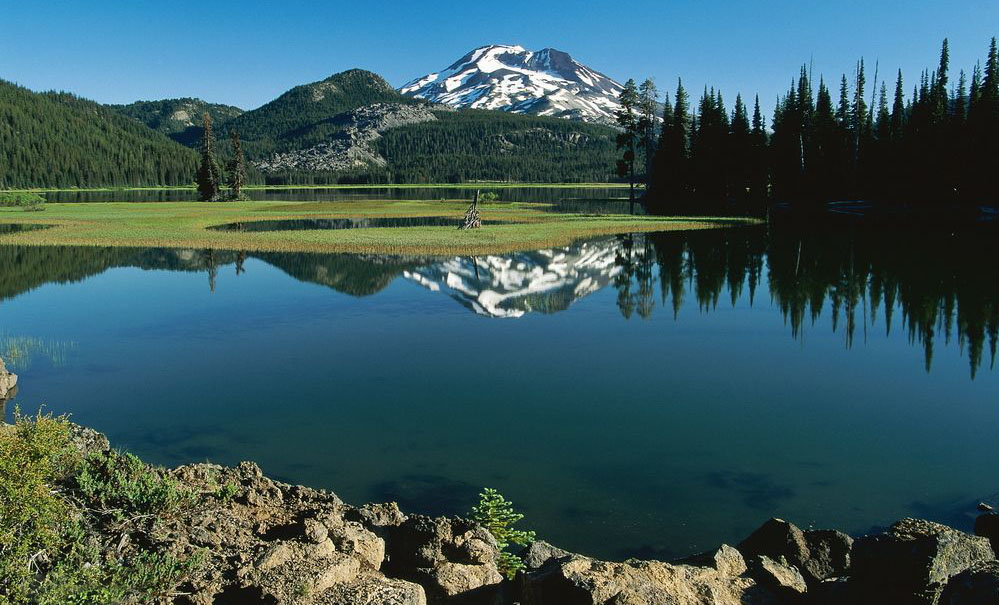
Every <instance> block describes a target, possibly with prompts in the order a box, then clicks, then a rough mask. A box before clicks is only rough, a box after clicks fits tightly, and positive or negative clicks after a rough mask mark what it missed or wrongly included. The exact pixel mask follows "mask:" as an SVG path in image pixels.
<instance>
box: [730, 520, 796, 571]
mask: <svg viewBox="0 0 999 605" xmlns="http://www.w3.org/2000/svg"><path fill="white" fill-rule="evenodd" d="M737 548H738V549H739V552H741V553H742V554H743V556H746V557H752V556H754V555H764V556H767V557H770V558H771V559H774V560H777V559H780V558H781V557H784V559H786V560H787V562H788V563H790V564H791V565H794V566H795V567H798V568H801V567H802V566H804V564H805V562H806V561H808V559H809V557H811V552H810V551H809V548H808V541H807V540H806V539H805V532H803V531H801V530H800V529H799V528H798V527H797V526H796V525H794V524H793V523H789V522H787V521H785V520H783V519H776V518H774V519H770V520H769V521H767V522H766V523H764V524H763V525H761V526H760V528H759V529H757V530H756V531H754V532H753V533H752V534H750V536H749V537H748V538H746V539H745V540H743V541H742V542H740V543H739V546H738V547H737Z"/></svg>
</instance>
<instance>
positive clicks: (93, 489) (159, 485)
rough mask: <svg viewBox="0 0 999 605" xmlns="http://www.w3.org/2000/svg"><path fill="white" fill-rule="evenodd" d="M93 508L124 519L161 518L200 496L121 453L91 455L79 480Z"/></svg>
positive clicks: (132, 456)
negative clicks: (131, 517)
mask: <svg viewBox="0 0 999 605" xmlns="http://www.w3.org/2000/svg"><path fill="white" fill-rule="evenodd" d="M76 482H77V485H78V486H79V488H80V493H81V494H82V495H83V496H84V498H85V499H86V500H87V503H88V504H89V505H90V506H94V507H99V508H101V509H104V510H105V511H106V512H110V513H112V514H113V515H114V516H115V518H118V519H121V518H124V517H127V516H134V515H154V516H156V517H161V516H164V515H169V514H170V513H173V512H175V511H176V510H177V509H178V508H179V507H181V506H184V505H191V504H193V503H194V502H195V501H196V499H197V495H196V494H195V493H194V492H193V491H192V490H189V489H185V488H183V487H181V485H180V483H179V482H178V481H176V480H174V479H171V478H169V477H165V476H163V474H162V473H161V472H160V471H158V470H156V469H154V468H153V467H151V466H149V465H147V464H146V463H144V462H142V461H141V460H139V459H138V458H137V457H136V456H134V455H132V454H128V453H121V452H101V453H97V454H91V455H90V456H88V457H87V458H86V460H84V463H83V467H82V468H81V470H80V473H79V474H78V475H77V477H76Z"/></svg>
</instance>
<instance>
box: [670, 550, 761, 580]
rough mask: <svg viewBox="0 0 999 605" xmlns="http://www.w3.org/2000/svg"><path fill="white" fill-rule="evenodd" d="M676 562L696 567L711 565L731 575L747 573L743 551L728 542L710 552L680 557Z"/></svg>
mask: <svg viewBox="0 0 999 605" xmlns="http://www.w3.org/2000/svg"><path fill="white" fill-rule="evenodd" d="M674 563H680V564H685V565H693V566H695V567H710V568H712V569H717V570H718V571H720V572H722V573H723V574H726V575H730V576H741V575H742V574H744V573H746V560H745V559H744V558H743V556H742V553H740V552H739V551H738V550H736V549H735V548H732V547H731V546H729V545H728V544H722V545H721V546H719V547H718V548H716V549H714V550H710V551H708V552H704V553H700V554H697V555H693V556H690V557H686V558H684V559H679V560H677V561H674Z"/></svg>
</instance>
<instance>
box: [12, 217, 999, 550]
mask: <svg viewBox="0 0 999 605" xmlns="http://www.w3.org/2000/svg"><path fill="white" fill-rule="evenodd" d="M995 236H996V233H995V230H994V229H989V228H987V226H978V227H974V228H966V229H962V230H956V231H955V230H952V229H935V230H922V229H917V228H912V227H909V228H905V229H898V230H887V231H886V230H885V229H884V228H878V229H864V228H860V227H856V226H854V227H842V228H836V229H829V230H825V231H818V230H804V229H802V228H801V227H800V226H793V227H792V226H781V225H780V224H774V225H771V226H770V227H765V228H743V229H733V230H725V231H711V232H697V233H690V234H682V233H674V234H653V235H648V236H641V235H635V236H621V237H605V238H600V239H596V240H592V241H587V242H581V243H578V244H576V245H573V246H569V247H566V248H559V249H551V250H539V251H535V252H525V253H518V254H509V255H501V256H482V257H478V258H470V257H457V258H418V257H405V258H400V257H381V256H373V255H367V256H364V255H362V256H358V255H307V254H259V253H250V254H235V253H223V252H212V251H202V250H96V249H65V248H18V247H0V356H3V357H4V358H5V359H6V360H7V361H8V362H9V363H8V365H10V366H12V368H13V369H14V370H15V371H16V372H18V373H19V374H20V375H21V385H22V386H21V391H20V393H19V395H18V398H17V399H16V402H17V403H18V404H19V405H20V406H21V407H22V408H24V409H26V410H35V409H37V407H38V406H39V405H40V404H45V405H46V406H47V409H50V410H52V411H54V412H57V413H62V412H67V413H70V414H72V417H73V419H74V420H76V421H78V422H81V423H84V424H88V425H91V426H94V427H96V428H97V429H99V430H101V431H104V432H106V433H107V434H108V435H109V436H110V438H111V439H112V441H113V442H114V444H115V445H116V446H119V447H122V448H127V449H129V450H131V451H133V452H135V453H136V454H138V455H139V456H141V457H143V458H144V459H146V460H148V461H151V462H156V463H161V464H166V465H176V464H181V463H186V462H193V461H204V460H211V461H216V462H220V463H223V464H235V463H237V462H239V461H240V460H246V459H252V460H255V461H258V462H259V463H260V464H261V466H262V467H263V469H264V470H265V472H267V473H269V474H271V475H272V476H275V477H278V478H281V479H283V480H286V481H289V482H295V483H305V484H309V485H313V486H319V487H325V488H329V489H332V490H334V491H335V492H336V493H337V494H339V495H340V496H341V497H342V498H344V499H346V500H347V501H350V502H354V503H362V502H367V501H387V500H396V501H398V502H399V503H400V504H401V505H402V507H403V508H404V509H405V510H408V511H415V512H428V513H448V514H452V513H462V512H465V511H467V510H468V509H469V508H470V506H471V505H472V504H473V503H474V501H475V499H476V493H477V492H478V491H479V489H480V488H481V487H483V486H490V487H495V488H497V489H499V490H501V491H502V492H503V493H504V494H505V495H507V497H509V498H510V499H512V500H513V501H514V502H516V503H517V505H518V508H520V509H521V510H522V511H523V512H524V513H525V515H526V518H525V522H524V525H525V526H526V527H530V528H534V529H536V530H537V531H538V535H539V536H540V537H541V538H543V539H546V540H549V541H551V542H554V543H556V544H558V545H560V546H563V547H566V548H569V549H572V550H577V551H582V552H586V553H590V554H593V555H597V556H600V557H609V558H622V557H626V556H641V557H658V558H668V557H673V556H678V555H684V554H688V553H691V552H694V551H697V550H701V549H705V548H708V547H711V546H714V545H716V544H717V543H719V542H723V541H727V542H733V541H737V540H739V539H741V538H743V537H744V536H746V535H747V534H748V533H749V532H750V531H751V530H752V529H753V528H755V527H756V526H758V525H759V524H760V523H762V522H763V521H764V520H766V519H767V518H768V517H770V516H772V515H777V516H781V517H785V518H788V519H791V520H793V521H795V522H796V523H798V524H800V525H802V526H806V527H808V526H815V527H830V526H831V527H837V528H841V529H844V530H847V531H850V532H853V533H862V532H865V531H867V530H869V529H870V528H872V527H874V526H880V525H885V524H888V523H890V522H892V521H894V520H896V519H897V518H899V517H902V516H904V515H918V516H921V517H927V518H931V519H936V520H940V521H944V522H947V523H951V524H955V525H958V526H960V527H965V528H967V527H970V523H971V520H972V515H973V514H974V506H975V504H976V503H977V502H978V501H979V500H982V499H987V500H988V499H993V500H994V499H995V498H996V493H997V491H999V371H997V370H996V369H995V360H994V357H995V349H996V336H997V331H999V266H997V265H996V263H995V259H996V258H997V252H999V250H997V247H999V244H997V242H999V238H996V237H995ZM7 408H8V409H7V416H8V418H9V417H10V415H11V409H10V408H11V405H9V404H8V406H7Z"/></svg>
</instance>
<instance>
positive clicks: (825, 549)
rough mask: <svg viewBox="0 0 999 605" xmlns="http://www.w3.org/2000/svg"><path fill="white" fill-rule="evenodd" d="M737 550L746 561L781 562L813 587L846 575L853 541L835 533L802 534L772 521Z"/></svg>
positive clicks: (803, 532)
mask: <svg viewBox="0 0 999 605" xmlns="http://www.w3.org/2000/svg"><path fill="white" fill-rule="evenodd" d="M738 548H739V551H740V552H741V553H742V554H743V555H744V556H745V557H747V558H750V557H755V556H765V557H768V558H770V559H772V560H774V561H781V560H783V561H784V562H786V563H787V564H788V565H791V566H793V567H795V568H796V569H797V570H798V571H799V572H800V573H801V575H802V577H803V578H804V579H805V581H806V582H808V584H809V585H816V584H818V583H820V582H822V581H823V580H828V579H830V578H836V577H840V576H845V575H847V574H848V573H849V570H850V550H851V549H852V548H853V539H852V538H851V537H850V536H848V535H846V534H844V533H843V532H841V531H835V530H826V529H820V530H809V531H802V530H801V529H800V528H799V527H797V526H796V525H794V524H793V523H789V522H787V521H785V520H783V519H776V518H775V519H770V520H769V521H767V522H766V523H764V524H763V525H762V526H760V528H759V529H757V530H756V531H754V532H753V533H752V534H751V535H750V536H749V537H748V538H746V539H745V540H743V541H742V542H741V543H739V546H738Z"/></svg>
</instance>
